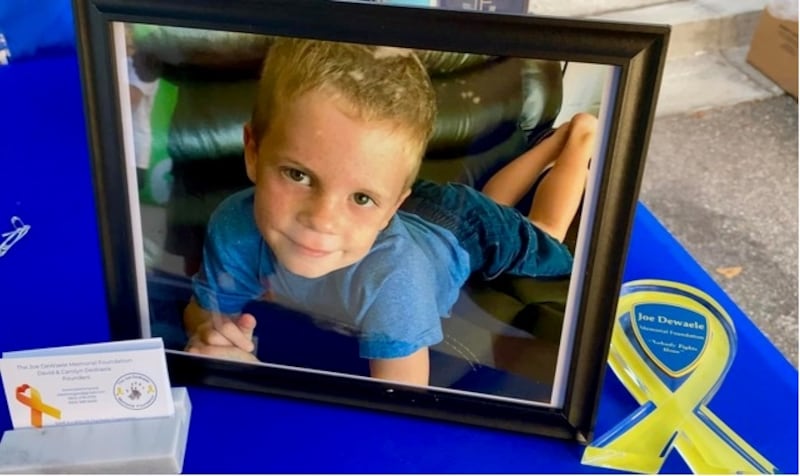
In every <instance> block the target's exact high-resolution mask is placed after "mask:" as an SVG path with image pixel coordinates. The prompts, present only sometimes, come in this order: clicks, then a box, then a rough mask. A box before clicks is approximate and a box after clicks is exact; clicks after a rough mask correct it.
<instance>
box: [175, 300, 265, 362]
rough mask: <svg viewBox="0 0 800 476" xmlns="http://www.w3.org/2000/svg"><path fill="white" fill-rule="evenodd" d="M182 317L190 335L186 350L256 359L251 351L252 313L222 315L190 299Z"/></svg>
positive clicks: (246, 359)
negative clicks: (235, 315)
mask: <svg viewBox="0 0 800 476" xmlns="http://www.w3.org/2000/svg"><path fill="white" fill-rule="evenodd" d="M183 321H184V326H185V327H186V331H187V334H188V335H189V343H188V344H187V346H186V351H188V352H193V353H200V354H204V355H212V356H217V357H223V358H235V359H238V360H245V361H255V360H256V358H255V356H253V355H252V352H253V350H254V345H253V329H255V327H256V318H255V317H254V316H253V315H252V314H242V315H241V316H239V317H232V316H224V315H220V314H217V313H212V312H209V311H207V310H205V309H203V308H201V307H200V306H199V305H198V304H197V303H196V302H195V301H194V299H192V300H191V301H190V302H189V305H188V306H186V310H185V311H184V315H183Z"/></svg>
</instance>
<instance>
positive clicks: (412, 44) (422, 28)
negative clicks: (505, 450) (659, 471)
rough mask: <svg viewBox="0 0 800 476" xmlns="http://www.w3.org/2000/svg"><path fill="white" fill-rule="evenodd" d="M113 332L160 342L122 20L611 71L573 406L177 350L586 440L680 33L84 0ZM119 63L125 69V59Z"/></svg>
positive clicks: (343, 7) (227, 376) (265, 379)
mask: <svg viewBox="0 0 800 476" xmlns="http://www.w3.org/2000/svg"><path fill="white" fill-rule="evenodd" d="M73 4H74V12H75V19H76V25H77V32H78V48H79V58H80V64H81V75H82V83H83V93H84V98H85V112H86V121H87V125H88V135H89V144H90V150H91V155H92V164H93V178H94V184H95V195H96V203H97V210H98V223H99V230H100V236H101V242H102V256H103V261H104V272H105V280H106V289H107V294H106V299H107V302H108V315H109V325H110V330H111V338H112V339H113V340H122V339H135V338H142V337H148V335H147V330H146V329H145V328H144V327H143V325H142V318H141V316H142V309H141V307H142V306H141V299H140V297H141V296H142V294H143V293H146V289H145V290H143V289H142V286H141V285H140V284H139V280H138V278H137V275H136V273H135V272H134V270H136V269H137V266H141V263H140V261H141V256H140V253H139V252H137V251H136V250H135V247H134V243H136V240H135V236H134V235H135V230H134V227H133V225H132V223H133V217H132V212H131V207H130V200H131V197H132V190H131V183H130V178H129V177H130V167H129V166H128V165H126V162H125V158H124V157H125V150H124V140H125V137H124V134H123V130H122V125H121V121H120V117H121V110H120V108H121V106H120V103H119V101H117V100H114V98H117V97H119V96H120V86H119V84H118V82H117V80H116V78H117V76H116V74H117V72H116V70H115V68H118V67H119V65H118V64H117V63H116V60H115V58H116V56H115V44H114V35H113V31H112V30H113V28H112V24H113V22H126V23H145V24H158V25H169V26H179V27H188V28H202V29H213V30H226V31H233V32H245V33H257V34H266V35H278V36H297V37H310V38H319V39H328V40H335V41H349V42H370V43H378V44H383V45H393V46H402V47H409V48H418V49H442V50H447V51H458V52H469V53H478V54H487V55H499V54H502V55H508V56H515V57H523V58H525V57H529V58H538V59H545V60H558V61H566V62H585V63H593V64H604V65H609V66H610V67H612V70H613V75H612V76H613V81H612V83H611V88H610V91H611V93H612V94H613V100H612V101H611V102H610V103H609V108H608V109H607V111H606V112H607V116H606V118H607V124H606V129H605V133H606V135H605V141H604V144H603V146H602V147H601V148H600V150H602V151H603V160H602V161H599V163H600V165H599V167H600V168H599V170H598V171H597V172H596V173H597V174H598V177H599V178H598V183H597V187H596V188H595V190H594V200H595V202H594V204H595V208H594V209H595V210H600V211H601V212H597V213H593V214H591V216H590V218H588V219H587V220H588V221H587V223H588V226H589V229H588V231H586V232H585V233H586V235H585V240H586V248H585V249H586V252H585V261H584V262H583V265H582V269H581V270H580V271H579V272H578V274H577V275H575V276H578V277H579V283H580V284H579V285H578V289H580V295H579V297H578V298H577V300H576V303H575V306H576V307H575V309H576V311H575V314H576V320H575V329H574V335H573V337H572V339H573V341H572V345H571V350H570V356H569V357H570V358H569V364H568V368H567V369H566V371H567V374H566V381H565V384H564V385H565V387H564V393H563V398H562V403H561V404H560V405H558V406H556V407H552V406H551V407H548V406H536V405H522V404H519V403H515V402H513V401H502V400H494V399H489V398H483V397H481V396H478V395H463V394H454V393H449V392H446V391H441V390H440V389H436V388H430V387H429V388H418V387H412V386H403V385H396V384H392V383H387V382H380V381H375V380H372V379H365V378H351V377H347V376H341V375H337V374H331V373H325V372H306V371H303V370H301V369H294V368H291V367H284V366H269V365H265V366H248V365H245V364H240V363H236V362H232V361H225V360H216V359H208V358H204V357H199V356H195V355H190V354H187V353H183V352H180V351H171V350H168V351H167V354H168V355H167V359H168V364H169V372H170V378H171V380H172V383H173V385H211V386H220V387H225V388H233V389H240V390H245V391H255V392H264V393H268V394H273V395H282V396H289V397H298V398H306V399H312V400H317V401H324V402H332V403H341V404H347V405H356V406H361V407H365V408H370V409H377V410H387V411H392V412H399V413H405V414H410V415H416V416H423V417H431V418H440V419H445V420H451V421H456V422H462V423H467V424H476V425H483V426H489V427H495V428H503V429H508V430H512V431H519V432H525V433H533V434H542V435H548V436H553V437H558V438H566V439H571V440H576V441H579V442H581V443H586V442H588V441H591V439H592V431H593V425H594V420H595V415H596V411H597V408H598V402H599V396H600V390H601V385H602V380H603V377H604V375H605V369H606V356H607V351H608V346H609V342H610V337H611V330H612V321H613V316H614V314H615V309H616V303H617V298H618V292H619V287H620V284H621V279H622V273H623V266H624V263H625V258H626V249H627V244H628V239H629V235H630V229H631V225H632V221H633V214H634V210H635V206H636V200H637V197H638V190H639V182H640V179H641V174H642V172H643V164H644V159H645V154H646V151H647V147H648V140H649V135H650V129H651V125H652V122H653V119H654V113H655V106H656V98H657V95H658V94H657V93H658V91H659V86H660V81H661V74H662V70H663V67H664V61H665V58H666V50H667V45H668V39H669V28H668V27H667V26H660V25H634V24H620V23H610V22H599V21H591V20H580V19H567V18H556V17H538V16H533V15H530V16H521V15H508V14H487V13H479V12H468V11H453V10H439V9H436V8H418V7H405V6H395V5H386V4H383V5H380V4H374V3H368V2H338V1H327V0H230V1H226V2H219V1H215V0H192V1H188V0H184V1H178V0H175V1H168V0H73ZM115 65H116V66H115Z"/></svg>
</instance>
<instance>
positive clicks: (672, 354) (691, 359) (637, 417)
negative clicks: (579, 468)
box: [582, 280, 778, 473]
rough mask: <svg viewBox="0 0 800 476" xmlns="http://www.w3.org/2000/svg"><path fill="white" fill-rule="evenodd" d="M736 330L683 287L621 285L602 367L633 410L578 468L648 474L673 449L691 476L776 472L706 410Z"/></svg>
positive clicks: (711, 304) (703, 297) (710, 303)
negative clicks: (631, 400) (633, 405)
mask: <svg viewBox="0 0 800 476" xmlns="http://www.w3.org/2000/svg"><path fill="white" fill-rule="evenodd" d="M735 350H736V332H735V329H734V327H733V322H732V321H731V318H730V317H729V316H728V314H727V313H726V312H725V310H724V309H723V308H722V307H721V306H720V305H719V304H718V303H717V302H715V301H714V300H713V299H712V298H711V297H710V296H708V295H707V294H705V293H703V292H702V291H700V290H698V289H695V288H693V287H690V286H686V285H684V284H680V283H675V282H670V281H661V280H639V281H630V282H627V283H625V284H624V285H623V286H622V289H621V292H620V300H619V305H618V307H617V316H616V319H615V322H614V331H613V334H612V338H611V347H610V350H609V357H608V363H609V365H610V366H611V369H612V370H613V372H614V373H615V374H616V376H617V377H618V378H619V379H620V381H621V382H622V383H623V385H624V386H625V387H626V388H627V389H628V391H630V393H631V394H632V395H633V397H634V398H635V399H636V401H637V402H638V403H639V404H640V405H641V406H640V407H639V408H638V409H637V410H636V411H634V412H633V413H632V414H630V415H629V416H628V417H627V418H626V419H625V420H623V421H622V422H620V423H619V424H617V426H615V427H614V428H612V429H611V430H609V431H608V432H607V433H606V434H604V435H602V436H601V437H599V438H597V439H596V440H595V441H594V442H593V443H592V444H591V445H590V446H588V447H587V448H586V449H585V451H584V454H583V458H582V463H584V464H587V465H592V466H599V467H607V468H614V469H619V470H623V471H635V472H640V473H656V472H658V471H659V469H660V468H661V466H662V465H663V463H664V460H665V459H666V457H667V455H668V454H669V452H670V451H672V449H673V448H675V449H677V450H678V452H679V453H680V455H681V456H682V457H683V459H684V460H685V461H686V464H687V465H688V466H689V468H690V469H691V470H692V471H693V472H694V473H777V472H778V469H777V468H775V467H774V466H773V465H772V464H771V463H770V462H769V461H767V460H766V459H765V458H764V457H763V456H761V455H760V454H759V453H758V452H757V451H756V450H755V449H753V448H752V447H751V446H749V445H748V444H747V443H746V442H745V441H744V440H743V439H742V438H741V437H739V435H737V434H736V433H735V432H734V431H733V430H731V429H730V428H729V427H728V426H726V425H725V423H723V422H722V420H720V419H719V418H718V417H717V416H715V415H714V413H712V412H711V410H709V408H708V407H707V406H706V405H707V404H708V402H709V401H710V400H711V398H712V397H713V396H714V394H715V393H716V391H717V389H718V388H719V386H720V384H721V383H722V380H723V378H724V377H725V374H726V373H727V372H728V369H729V368H730V365H731V363H732V362H733V357H734V354H735Z"/></svg>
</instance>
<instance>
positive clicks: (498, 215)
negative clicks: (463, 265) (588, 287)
mask: <svg viewBox="0 0 800 476" xmlns="http://www.w3.org/2000/svg"><path fill="white" fill-rule="evenodd" d="M400 209H401V210H403V211H405V212H409V213H414V214H416V215H418V216H419V217H421V218H423V219H425V220H427V221H429V222H431V223H435V224H437V225H439V226H441V227H443V228H445V229H447V230H450V231H451V232H452V233H453V234H454V235H455V237H456V239H457V240H458V241H459V243H460V244H461V246H462V247H463V248H464V250H466V251H467V253H469V256H470V268H471V272H472V273H476V272H479V273H480V275H481V276H482V277H483V279H486V280H490V279H494V278H496V277H497V276H499V275H501V274H511V275H515V276H529V277H539V278H541V277H553V278H557V277H564V276H567V275H569V274H570V272H571V270H572V255H571V254H570V252H569V250H568V249H567V247H566V246H565V245H563V244H562V243H560V242H559V241H558V240H556V239H554V238H553V237H551V236H550V235H548V234H547V233H546V232H544V231H542V230H540V229H539V228H537V227H536V226H535V225H534V224H533V223H531V221H530V220H529V219H528V217H526V216H525V215H523V214H522V213H520V212H519V211H518V210H516V209H514V208H512V207H506V206H502V205H498V204H497V203H496V202H494V201H493V200H492V199H490V198H489V197H487V196H486V195H484V194H482V193H481V192H479V191H477V190H475V189H474V188H472V187H470V186H468V185H464V184H459V183H447V184H439V183H436V182H431V181H428V180H417V181H416V182H415V183H414V185H413V186H412V189H411V195H409V197H408V198H407V199H406V200H405V202H403V205H402V206H401V207H400Z"/></svg>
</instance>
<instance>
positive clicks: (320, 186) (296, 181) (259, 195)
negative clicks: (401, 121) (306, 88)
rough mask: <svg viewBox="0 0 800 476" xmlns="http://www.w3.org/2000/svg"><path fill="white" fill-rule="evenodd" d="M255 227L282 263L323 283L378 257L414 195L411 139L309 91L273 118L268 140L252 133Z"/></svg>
mask: <svg viewBox="0 0 800 476" xmlns="http://www.w3.org/2000/svg"><path fill="white" fill-rule="evenodd" d="M244 139H245V162H246V166H247V175H248V177H249V178H250V180H252V181H253V182H254V183H255V184H256V187H255V220H256V224H257V225H258V229H259V231H260V232H261V235H262V236H263V238H264V240H265V241H266V242H267V244H268V245H269V246H270V248H271V249H272V252H273V253H274V254H275V256H276V258H277V259H278V261H279V262H280V263H281V264H282V265H283V266H285V267H286V268H287V269H288V270H289V271H291V272H292V273H295V274H297V275H300V276H304V277H308V278H316V277H319V276H323V275H325V274H327V273H330V272H331V271H335V270H337V269H340V268H343V267H346V266H349V265H351V264H353V263H355V262H357V261H359V260H360V259H361V258H363V257H364V256H365V255H366V254H367V253H368V252H369V250H370V249H371V247H372V245H373V244H374V242H375V239H376V237H377V236H378V233H379V232H380V231H381V230H382V229H383V228H385V227H386V226H387V225H388V224H389V221H390V220H391V218H392V217H393V216H394V213H395V212H396V211H397V208H398V207H399V206H400V204H401V203H402V201H403V200H404V199H405V197H406V196H407V195H408V193H409V191H408V179H409V174H410V173H411V170H412V168H413V166H414V164H415V161H416V154H417V153H418V151H417V150H415V148H414V146H412V145H411V144H413V142H412V141H411V140H410V138H409V134H408V133H407V132H406V131H405V130H403V129H402V128H401V127H398V126H396V124H394V123H390V122H366V121H363V120H361V119H359V118H357V116H356V115H355V114H354V113H353V112H352V107H350V104H349V102H348V101H347V100H345V99H342V98H341V97H340V96H339V95H337V94H336V93H335V92H334V91H331V90H327V89H323V90H315V91H310V92H308V93H305V94H303V95H302V96H300V97H299V98H297V100H295V101H293V102H290V101H287V102H285V103H284V104H283V106H282V107H281V108H280V110H279V111H277V113H276V114H273V116H272V120H271V121H270V124H269V127H268V129H267V131H266V133H265V134H264V136H263V137H261V138H256V137H253V135H252V131H251V129H250V126H249V125H248V126H245V133H244Z"/></svg>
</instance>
